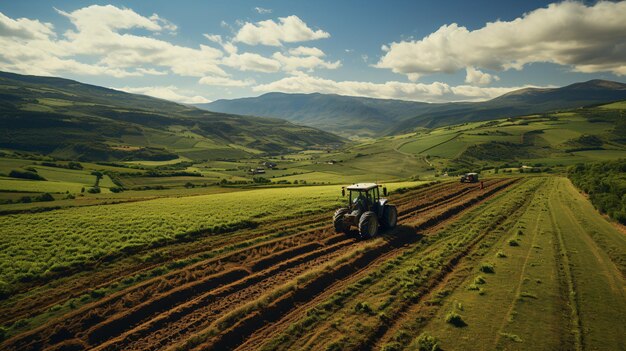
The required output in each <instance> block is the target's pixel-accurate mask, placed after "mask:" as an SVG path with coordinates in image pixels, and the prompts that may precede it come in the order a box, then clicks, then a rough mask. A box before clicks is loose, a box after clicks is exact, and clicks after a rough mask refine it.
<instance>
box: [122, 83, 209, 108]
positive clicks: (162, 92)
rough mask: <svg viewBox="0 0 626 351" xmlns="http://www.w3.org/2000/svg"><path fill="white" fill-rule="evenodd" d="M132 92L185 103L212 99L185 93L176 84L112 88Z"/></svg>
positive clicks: (203, 101) (205, 101)
mask: <svg viewBox="0 0 626 351" xmlns="http://www.w3.org/2000/svg"><path fill="white" fill-rule="evenodd" d="M112 89H116V90H121V91H125V92H127V93H132V94H143V95H148V96H152V97H155V98H159V99H164V100H170V101H175V102H179V103H183V104H204V103H208V102H211V100H209V99H207V98H205V97H203V96H199V95H183V94H181V93H180V92H179V89H178V88H176V87H175V86H166V87H158V86H157V87H123V88H112Z"/></svg>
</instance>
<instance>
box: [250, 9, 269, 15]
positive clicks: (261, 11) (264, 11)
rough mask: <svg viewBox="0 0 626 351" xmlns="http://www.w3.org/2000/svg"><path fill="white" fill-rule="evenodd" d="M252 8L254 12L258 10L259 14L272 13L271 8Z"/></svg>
mask: <svg viewBox="0 0 626 351" xmlns="http://www.w3.org/2000/svg"><path fill="white" fill-rule="evenodd" d="M254 10H255V11H256V12H258V13H259V14H261V15H266V14H268V13H272V10H271V9H264V8H262V7H255V8H254Z"/></svg>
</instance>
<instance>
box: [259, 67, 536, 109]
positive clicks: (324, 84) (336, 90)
mask: <svg viewBox="0 0 626 351" xmlns="http://www.w3.org/2000/svg"><path fill="white" fill-rule="evenodd" d="M526 87H528V86H524V87H503V88H483V87H474V86H469V85H458V86H450V85H448V84H446V83H441V82H434V83H431V84H422V83H405V82H396V81H390V82H385V83H371V82H362V81H334V80H330V79H324V78H320V77H314V76H310V75H308V74H306V73H302V72H297V73H295V74H294V75H292V76H290V77H285V78H283V79H280V80H277V81H274V82H271V83H268V84H261V85H257V86H255V87H253V88H252V90H253V91H256V92H263V93H265V92H272V91H280V92H285V93H314V92H320V93H326V94H339V95H349V96H365V97H373V98H381V99H402V100H412V101H429V102H443V101H482V100H488V99H492V98H494V97H497V96H500V95H502V94H505V93H508V92H511V91H513V90H518V89H522V88H526Z"/></svg>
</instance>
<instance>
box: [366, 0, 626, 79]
mask: <svg viewBox="0 0 626 351" xmlns="http://www.w3.org/2000/svg"><path fill="white" fill-rule="evenodd" d="M625 18H626V1H622V2H609V1H600V2H598V3H596V4H595V5H593V6H586V5H584V4H583V3H580V2H573V1H565V2H561V3H557V4H551V5H549V6H548V7H547V8H541V9H537V10H534V11H532V12H530V13H527V14H525V15H523V16H522V17H520V18H516V19H515V20H512V21H509V22H506V21H496V22H491V23H487V24H486V25H485V26H484V27H482V28H480V29H476V30H472V31H470V30H468V29H467V28H465V27H462V26H459V25H457V24H456V23H452V24H449V25H444V26H442V27H441V28H439V29H438V30H437V31H436V32H434V33H432V34H430V35H428V36H426V37H424V38H422V39H421V40H412V41H400V42H397V43H396V42H394V43H391V44H389V45H383V46H382V48H381V49H382V50H383V51H384V52H386V53H385V55H384V56H383V57H382V58H381V59H380V61H379V62H378V63H377V65H376V66H377V67H379V68H388V69H391V70H392V71H393V72H396V73H401V74H407V75H408V74H412V75H413V78H414V79H416V78H417V77H419V75H423V74H431V73H453V72H456V71H458V70H461V69H464V68H466V67H475V68H482V69H491V70H508V69H518V70H519V69H521V68H522V67H523V66H524V65H526V64H528V63H532V62H548V63H555V64H558V65H566V66H571V67H573V70H575V71H579V72H588V73H589V72H601V71H605V72H612V73H614V74H617V75H626V44H625V43H626V20H624V19H625Z"/></svg>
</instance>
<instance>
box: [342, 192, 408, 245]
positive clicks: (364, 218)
mask: <svg viewBox="0 0 626 351" xmlns="http://www.w3.org/2000/svg"><path fill="white" fill-rule="evenodd" d="M380 188H382V189H383V196H387V188H384V187H382V185H379V184H376V183H359V184H353V185H350V186H348V187H342V188H341V195H342V196H344V197H345V196H346V190H348V192H349V196H348V204H347V206H346V207H341V208H339V209H337V211H335V215H334V216H333V224H334V226H335V231H336V232H337V233H348V232H349V231H350V228H351V227H352V226H354V227H357V228H359V235H360V237H361V238H362V239H368V238H371V237H374V236H376V235H377V234H378V229H379V228H381V227H382V228H385V229H388V228H393V227H395V226H396V223H397V222H398V210H397V209H396V206H394V205H392V204H389V203H388V202H387V201H388V200H387V199H386V198H381V197H380V191H379V189H380Z"/></svg>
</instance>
